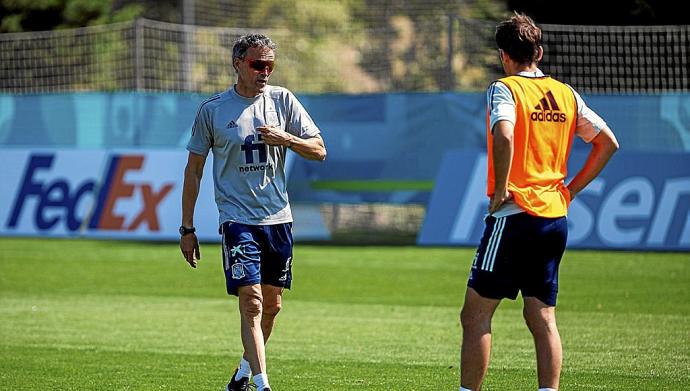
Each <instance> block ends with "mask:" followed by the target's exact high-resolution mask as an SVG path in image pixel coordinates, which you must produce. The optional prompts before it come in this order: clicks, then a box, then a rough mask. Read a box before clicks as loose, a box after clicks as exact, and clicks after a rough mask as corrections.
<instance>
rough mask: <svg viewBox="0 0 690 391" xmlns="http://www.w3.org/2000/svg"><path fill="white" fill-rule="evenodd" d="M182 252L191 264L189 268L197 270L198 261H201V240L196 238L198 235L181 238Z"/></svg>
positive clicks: (187, 235) (192, 234)
mask: <svg viewBox="0 0 690 391" xmlns="http://www.w3.org/2000/svg"><path fill="white" fill-rule="evenodd" d="M180 250H182V256H183V257H184V259H185V260H186V261H187V263H189V266H191V267H194V268H196V264H197V261H198V260H200V259H201V252H200V251H199V240H198V239H197V238H196V234H194V233H191V234H186V235H182V236H180Z"/></svg>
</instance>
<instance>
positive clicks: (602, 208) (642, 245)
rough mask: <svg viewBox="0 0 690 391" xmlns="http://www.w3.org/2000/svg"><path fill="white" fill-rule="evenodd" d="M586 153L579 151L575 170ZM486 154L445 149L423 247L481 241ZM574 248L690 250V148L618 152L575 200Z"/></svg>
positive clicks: (570, 217)
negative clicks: (655, 151) (684, 149)
mask: <svg viewBox="0 0 690 391" xmlns="http://www.w3.org/2000/svg"><path fill="white" fill-rule="evenodd" d="M586 156H587V154H586V153H584V152H579V153H574V154H573V156H572V157H571V159H570V162H569V173H570V174H571V175H574V174H575V173H576V172H577V170H578V169H579V167H581V166H582V164H583V162H584V159H585V158H586ZM486 159H487V158H486V154H484V153H482V152H478V151H450V152H448V153H446V155H445V157H444V160H443V163H442V164H441V169H440V170H439V173H438V175H437V178H436V186H435V187H434V190H433V192H432V194H431V200H430V203H429V207H428V209H427V214H426V218H425V221H424V224H423V226H422V230H421V232H420V234H419V237H418V244H420V245H461V246H475V245H476V244H477V243H478V242H479V239H480V237H481V233H482V231H483V228H484V224H483V218H484V216H485V214H486V209H487V207H488V198H487V196H486V168H487V161H486ZM568 228H569V237H568V246H569V247H571V248H592V249H594V248H596V249H630V250H633V249H634V250H671V251H675V250H677V251H686V250H690V154H686V153H672V154H661V153H642V152H631V153H625V152H620V153H618V154H616V155H615V156H614V157H613V159H612V160H611V161H610V163H609V165H608V166H607V167H606V168H605V169H604V170H603V171H602V173H601V175H600V176H599V177H598V178H597V179H595V180H594V181H593V182H592V183H590V185H589V186H588V187H587V188H585V189H584V190H583V191H582V192H581V193H580V194H579V195H578V196H577V197H576V198H575V199H574V200H573V202H572V203H571V205H570V209H569V214H568Z"/></svg>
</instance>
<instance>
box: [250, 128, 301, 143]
mask: <svg viewBox="0 0 690 391" xmlns="http://www.w3.org/2000/svg"><path fill="white" fill-rule="evenodd" d="M256 130H257V131H258V132H259V133H260V134H261V139H262V140H263V141H264V143H265V144H268V145H284V146H289V145H290V143H291V140H292V136H291V135H290V133H288V132H284V131H283V130H282V129H281V128H277V127H275V126H259V127H257V128H256Z"/></svg>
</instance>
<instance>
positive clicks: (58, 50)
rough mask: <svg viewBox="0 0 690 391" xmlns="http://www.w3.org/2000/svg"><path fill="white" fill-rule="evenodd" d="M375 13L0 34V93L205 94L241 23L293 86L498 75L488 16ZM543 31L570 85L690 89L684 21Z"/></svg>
mask: <svg viewBox="0 0 690 391" xmlns="http://www.w3.org/2000/svg"><path fill="white" fill-rule="evenodd" d="M385 18H386V19H385V20H384V21H383V23H382V27H381V28H378V29H373V30H372V29H361V28H358V27H357V26H340V27H337V28H333V29H331V30H329V29H328V28H324V30H323V31H314V32H305V31H298V32H295V31H294V30H290V29H284V28H278V29H270V30H260V29H257V28H249V27H247V28H229V27H205V26H191V25H180V24H171V23H164V22H158V21H152V20H147V19H138V20H136V21H134V22H129V23H119V24H112V25H103V26H94V27H86V28H79V29H72V30H57V31H49V32H32V33H17V34H0V91H2V92H5V93H45V92H67V91H112V90H136V91H172V92H183V91H191V92H203V93H212V92H216V91H219V90H223V89H225V88H227V86H228V85H230V84H231V83H232V82H233V80H234V77H235V75H234V73H233V71H232V67H231V50H232V44H233V42H234V40H235V39H236V38H237V37H239V36H240V35H242V34H245V33H247V32H250V31H251V32H255V31H261V32H264V33H267V34H269V35H271V36H272V38H273V39H274V40H275V41H276V42H278V45H279V49H278V53H277V56H278V63H277V64H278V65H277V69H276V72H275V74H274V76H273V82H274V83H275V84H281V85H285V86H287V87H288V88H290V89H292V90H294V91H297V92H311V93H329V92H339V93H341V92H342V93H367V92H392V91H448V90H455V91H458V90H459V91H481V90H483V89H484V88H485V87H486V85H487V84H488V83H489V82H490V81H491V80H493V79H495V78H496V77H499V76H500V75H501V68H500V65H499V61H498V56H497V54H496V50H495V44H494V42H493V32H494V26H495V23H494V22H486V21H477V20H472V19H466V18H461V17H459V16H456V15H453V14H443V13H440V14H437V15H427V16H426V17H425V18H422V19H420V20H414V19H411V18H409V17H405V16H400V15H397V16H396V15H393V16H391V15H388V16H385ZM542 28H543V30H544V49H545V56H544V59H543V62H542V65H541V67H542V69H543V70H544V71H545V72H546V73H548V74H551V75H553V76H555V77H557V78H559V79H561V80H563V81H565V82H567V83H570V84H571V85H573V86H574V87H575V88H577V89H578V90H580V91H581V92H584V93H626V94H628V93H659V92H687V91H689V90H690V75H689V72H690V71H689V70H690V50H689V49H688V48H689V47H690V26H656V27H615V26H590V27H587V26H561V25H543V26H542ZM420 30H423V31H424V33H423V34H422V33H419V31H420Z"/></svg>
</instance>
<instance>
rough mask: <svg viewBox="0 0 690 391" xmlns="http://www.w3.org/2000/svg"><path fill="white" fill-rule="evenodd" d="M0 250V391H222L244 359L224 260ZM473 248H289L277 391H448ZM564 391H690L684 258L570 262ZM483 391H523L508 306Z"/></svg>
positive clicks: (216, 253)
mask: <svg viewBox="0 0 690 391" xmlns="http://www.w3.org/2000/svg"><path fill="white" fill-rule="evenodd" d="M201 252H202V261H201V264H200V266H199V268H198V269H197V270H192V269H191V268H189V267H188V266H187V264H186V263H185V262H184V261H183V260H182V257H181V255H180V253H179V250H178V248H177V246H176V245H175V244H150V243H130V242H103V241H85V240H46V239H16V238H0V317H1V318H0V389H3V390H39V389H40V390H45V389H50V390H105V389H107V390H221V389H222V388H223V387H224V385H225V383H226V381H227V379H228V377H229V376H230V374H231V373H232V370H233V368H234V367H235V366H236V365H237V362H238V360H239V357H240V354H241V347H240V346H241V343H240V340H239V316H238V313H237V301H236V299H234V298H230V297H228V296H226V295H225V292H224V281H223V275H222V265H221V261H220V247H219V246H218V245H216V244H205V245H204V244H202V248H201ZM472 256H473V250H472V249H438V248H415V247H329V246H307V245H299V244H298V245H297V247H296V248H295V263H294V276H295V279H294V282H293V290H292V291H290V292H288V293H286V294H285V300H284V307H283V311H282V312H281V314H280V315H279V316H278V321H277V323H276V327H275V332H274V334H273V336H272V337H271V340H270V342H269V344H268V348H267V350H268V368H269V377H270V381H271V384H272V386H273V388H274V389H275V390H277V391H280V390H283V391H285V390H290V391H293V390H300V391H304V390H329V391H333V390H388V391H390V390H410V391H417V390H457V387H458V361H459V357H458V352H459V348H458V346H459V342H460V327H459V324H458V311H459V308H460V306H461V305H462V300H463V293H464V289H465V282H466V278H467V274H468V271H469V265H470V262H471V259H472ZM557 314H558V320H559V326H560V331H561V336H562V339H563V345H564V352H565V357H564V365H563V373H562V380H561V389H562V390H681V389H688V388H687V387H688V384H690V343H689V341H690V338H689V337H690V254H688V253H677V254H665V253H633V252H585V251H568V252H567V253H566V255H565V258H564V262H563V264H562V267H561V293H560V295H559V307H558V311H557ZM493 330H494V333H493V335H494V344H493V346H494V349H493V354H492V362H491V366H490V368H489V374H488V378H487V379H486V383H485V387H484V389H485V390H535V389H536V387H537V384H536V371H535V360H534V352H533V347H532V340H531V337H530V335H529V332H528V331H527V329H526V327H525V326H524V323H523V321H522V315H521V302H520V301H518V302H510V301H504V302H503V303H502V304H501V306H500V307H499V310H498V311H497V314H496V316H495V319H494V326H493Z"/></svg>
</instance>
